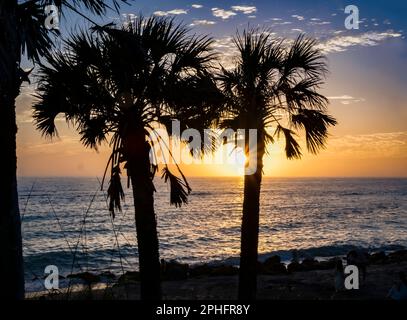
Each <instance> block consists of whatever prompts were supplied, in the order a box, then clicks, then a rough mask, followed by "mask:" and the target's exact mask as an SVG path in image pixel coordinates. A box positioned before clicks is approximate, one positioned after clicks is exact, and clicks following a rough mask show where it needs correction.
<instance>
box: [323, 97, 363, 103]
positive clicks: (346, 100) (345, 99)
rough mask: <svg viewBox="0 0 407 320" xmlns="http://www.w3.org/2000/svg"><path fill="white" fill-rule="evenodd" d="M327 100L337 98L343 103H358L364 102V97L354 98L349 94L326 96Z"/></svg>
mask: <svg viewBox="0 0 407 320" xmlns="http://www.w3.org/2000/svg"><path fill="white" fill-rule="evenodd" d="M328 99H329V100H339V101H340V103H342V104H344V105H349V104H352V103H358V102H364V101H366V99H365V98H355V97H352V96H349V95H342V96H333V97H328Z"/></svg>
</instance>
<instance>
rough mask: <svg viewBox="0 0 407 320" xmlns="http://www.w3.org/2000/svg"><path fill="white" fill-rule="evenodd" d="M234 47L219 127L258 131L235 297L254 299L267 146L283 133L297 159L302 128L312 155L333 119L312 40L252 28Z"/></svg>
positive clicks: (251, 157) (245, 203)
mask: <svg viewBox="0 0 407 320" xmlns="http://www.w3.org/2000/svg"><path fill="white" fill-rule="evenodd" d="M234 43H235V45H236V46H237V49H238V51H239V55H238V60H237V62H236V66H235V67H234V68H233V69H232V70H226V69H223V71H222V73H221V75H220V83H221V86H222V91H223V92H224V95H225V97H226V117H225V119H224V120H223V122H222V124H221V125H222V127H225V128H232V129H238V128H241V129H244V130H245V131H246V133H247V132H248V130H249V129H255V130H257V140H256V141H257V144H256V148H255V149H253V148H250V146H249V141H248V138H247V137H248V134H246V135H245V136H246V138H245V142H244V145H245V152H246V155H247V158H248V162H247V163H246V168H248V166H250V165H251V164H250V162H251V161H254V163H255V165H256V170H255V172H254V173H253V172H250V173H249V172H248V173H247V174H245V176H244V200H243V218H242V228H241V253H240V272H239V298H240V299H254V298H255V296H256V286H257V280H256V274H257V271H256V269H257V257H258V252H257V250H258V236H259V201H260V189H261V180H262V174H263V172H262V170H263V157H264V155H265V153H266V146H267V144H269V143H273V142H274V140H275V137H276V136H277V137H279V136H280V135H282V137H283V138H284V139H285V154H286V156H287V158H288V159H293V158H300V157H301V149H300V145H299V143H298V142H297V140H296V132H298V131H300V130H304V131H305V139H306V145H307V149H308V151H310V152H311V153H314V154H315V153H317V152H318V151H319V150H320V149H321V148H323V147H324V146H325V143H326V139H327V135H328V133H327V128H328V126H330V125H335V124H336V121H335V119H334V118H332V117H331V116H329V115H328V114H327V113H326V107H327V103H328V101H327V99H326V98H325V97H324V96H323V95H321V94H320V93H318V92H317V89H318V88H319V86H320V85H321V84H322V83H323V80H324V76H325V74H326V72H327V66H326V63H325V59H324V56H323V54H322V53H321V52H320V51H319V50H318V49H317V47H316V42H315V41H314V40H311V39H307V38H305V37H304V36H303V35H301V36H299V37H298V38H297V39H296V40H295V41H294V42H292V43H291V42H289V41H284V40H281V39H280V40H278V39H273V38H271V36H270V33H269V32H268V31H267V30H263V31H260V30H258V29H250V30H248V31H244V32H243V34H242V35H241V34H239V33H238V34H237V35H236V37H235V38H234ZM286 43H287V44H288V45H286ZM270 131H271V133H270ZM252 163H253V162H252Z"/></svg>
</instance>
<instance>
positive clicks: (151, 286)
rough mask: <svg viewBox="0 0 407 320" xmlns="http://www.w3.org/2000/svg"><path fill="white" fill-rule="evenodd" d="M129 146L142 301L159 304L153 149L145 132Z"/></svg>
mask: <svg viewBox="0 0 407 320" xmlns="http://www.w3.org/2000/svg"><path fill="white" fill-rule="evenodd" d="M127 142H128V144H127V147H126V149H127V155H128V162H127V170H128V172H129V175H130V178H131V182H132V188H133V198H134V208H135V220H136V231H137V243H138V254H139V266H140V267H139V268H140V281H141V282H140V287H141V299H142V300H160V299H161V281H160V256H159V251H158V250H159V249H158V234H157V221H156V216H155V212H154V192H155V188H154V185H153V181H152V180H153V175H152V174H151V169H150V167H151V166H150V159H149V152H150V146H149V144H148V143H147V142H146V140H145V135H144V133H143V132H141V133H136V134H135V135H133V136H131V137H129V138H128V139H127Z"/></svg>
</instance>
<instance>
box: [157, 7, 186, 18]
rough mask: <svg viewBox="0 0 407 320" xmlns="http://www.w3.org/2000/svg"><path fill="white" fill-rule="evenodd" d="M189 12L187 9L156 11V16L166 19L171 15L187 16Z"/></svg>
mask: <svg viewBox="0 0 407 320" xmlns="http://www.w3.org/2000/svg"><path fill="white" fill-rule="evenodd" d="M187 13H188V11H187V10H185V9H173V10H169V11H155V12H154V15H156V16H159V17H165V16H170V15H180V14H187Z"/></svg>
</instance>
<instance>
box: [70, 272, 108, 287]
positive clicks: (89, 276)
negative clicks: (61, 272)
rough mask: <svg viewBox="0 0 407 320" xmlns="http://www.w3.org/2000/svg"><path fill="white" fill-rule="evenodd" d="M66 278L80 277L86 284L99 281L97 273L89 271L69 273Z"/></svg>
mask: <svg viewBox="0 0 407 320" xmlns="http://www.w3.org/2000/svg"><path fill="white" fill-rule="evenodd" d="M67 278H70V279H71V278H76V279H81V280H83V281H85V282H86V283H88V284H90V283H96V282H99V281H100V276H98V275H97V274H93V273H90V272H80V273H73V274H69V275H68V276H67Z"/></svg>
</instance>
